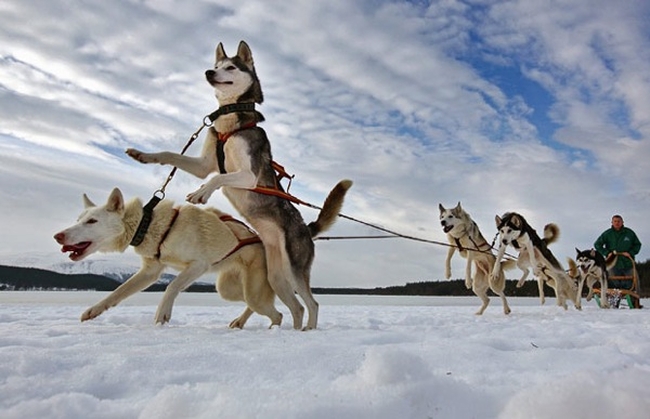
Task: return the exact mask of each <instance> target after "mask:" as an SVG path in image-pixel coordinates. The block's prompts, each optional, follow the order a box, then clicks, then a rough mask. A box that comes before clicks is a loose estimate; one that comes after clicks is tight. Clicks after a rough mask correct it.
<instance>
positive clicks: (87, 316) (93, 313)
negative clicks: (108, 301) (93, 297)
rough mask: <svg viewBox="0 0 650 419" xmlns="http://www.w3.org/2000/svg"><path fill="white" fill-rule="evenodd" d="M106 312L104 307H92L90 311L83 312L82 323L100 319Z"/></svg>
mask: <svg viewBox="0 0 650 419" xmlns="http://www.w3.org/2000/svg"><path fill="white" fill-rule="evenodd" d="M104 311H106V308H104V307H102V306H92V307H90V308H89V309H88V310H86V311H84V312H83V314H82V315H81V321H82V322H85V321H86V320H92V319H94V318H95V317H98V316H99V315H100V314H102V313H103V312H104Z"/></svg>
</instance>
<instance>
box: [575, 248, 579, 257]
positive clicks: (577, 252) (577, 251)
mask: <svg viewBox="0 0 650 419" xmlns="http://www.w3.org/2000/svg"><path fill="white" fill-rule="evenodd" d="M574 249H576V255H577V254H580V250H578V248H577V247H574Z"/></svg>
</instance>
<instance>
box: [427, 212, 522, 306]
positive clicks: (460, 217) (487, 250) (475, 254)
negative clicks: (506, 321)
mask: <svg viewBox="0 0 650 419" xmlns="http://www.w3.org/2000/svg"><path fill="white" fill-rule="evenodd" d="M438 209H439V210H440V224H441V225H442V230H443V231H444V232H445V233H446V234H447V240H449V243H450V244H451V246H449V250H448V251H447V259H446V261H445V277H446V278H447V279H449V278H450V277H451V258H452V256H453V255H454V253H455V252H456V250H458V251H459V253H460V255H461V256H462V257H464V258H467V265H466V267H465V286H466V287H467V288H472V290H473V291H474V294H476V295H477V296H478V297H479V298H480V299H481V301H483V305H482V306H481V308H480V309H479V311H478V312H477V313H476V314H479V315H480V314H483V312H484V311H485V309H486V308H487V306H488V304H490V299H489V298H488V296H487V292H488V288H490V289H492V291H494V292H495V293H496V294H497V295H498V296H499V297H501V302H502V303H503V312H504V313H505V314H509V313H510V307H509V306H508V301H507V300H506V295H505V293H504V289H505V286H506V278H505V275H504V274H503V272H500V273H499V275H498V276H494V277H490V276H489V274H490V271H491V270H492V268H493V266H494V262H495V261H496V258H495V257H494V254H493V253H492V247H491V246H490V244H489V243H488V242H487V241H486V240H485V238H484V237H483V234H481V231H480V230H479V228H478V225H476V223H475V222H474V220H472V218H471V217H470V215H469V214H468V213H467V212H466V211H465V210H464V209H463V208H462V207H461V205H460V202H459V203H458V205H456V207H455V208H450V209H447V208H445V207H443V206H442V204H438ZM472 265H474V267H475V272H474V278H472Z"/></svg>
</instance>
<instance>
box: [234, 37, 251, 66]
mask: <svg viewBox="0 0 650 419" xmlns="http://www.w3.org/2000/svg"><path fill="white" fill-rule="evenodd" d="M237 56H238V57H239V58H241V60H242V61H243V62H244V63H246V65H247V66H248V67H249V68H253V67H254V63H253V53H252V52H251V49H250V48H249V46H248V44H247V43H246V42H244V41H239V47H238V48H237Z"/></svg>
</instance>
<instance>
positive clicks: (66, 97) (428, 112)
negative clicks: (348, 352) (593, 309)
mask: <svg viewBox="0 0 650 419" xmlns="http://www.w3.org/2000/svg"><path fill="white" fill-rule="evenodd" d="M0 8H2V13H1V14H0V23H1V25H0V34H1V38H0V39H2V40H3V41H1V43H0V112H1V113H2V116H3V118H2V121H3V122H2V126H0V153H1V154H0V160H1V162H2V163H3V164H2V166H1V167H0V174H1V175H2V178H1V179H0V186H1V188H2V189H1V192H0V198H1V199H2V200H3V202H5V203H6V204H5V205H3V207H2V213H3V214H2V215H3V219H4V220H6V221H5V223H6V224H5V225H3V231H4V232H6V233H7V234H10V235H12V236H13V237H19V239H16V240H14V242H13V243H11V244H6V245H5V247H4V248H0V253H19V252H30V251H38V252H44V253H56V251H57V249H56V246H55V243H54V241H53V240H52V239H51V234H52V233H54V232H55V231H56V230H57V228H59V227H64V226H65V225H67V224H70V223H71V222H72V221H73V220H74V218H75V217H76V215H77V214H78V212H79V211H80V205H79V202H80V201H79V196H80V195H81V193H83V192H89V193H92V194H93V195H94V196H95V197H97V198H96V199H97V200H98V201H99V200H101V199H103V197H104V196H105V195H107V194H108V192H109V191H110V189H111V188H112V187H114V186H119V187H120V188H122V189H123V191H124V192H125V194H126V195H127V196H133V195H137V196H140V197H142V198H143V199H146V197H147V196H148V195H149V194H151V193H152V192H153V191H154V190H155V189H156V188H157V187H158V186H159V185H160V184H161V183H162V181H163V180H164V178H165V176H166V174H167V172H168V168H163V167H160V166H155V167H154V166H143V165H139V164H138V163H136V162H133V161H131V160H129V159H128V158H127V157H126V156H125V155H124V154H123V151H124V149H125V148H127V147H138V148H141V149H145V150H157V149H168V150H180V149H181V148H182V146H183V144H185V141H186V140H187V138H188V137H189V135H190V134H191V133H192V132H193V131H194V130H196V128H198V126H199V125H200V123H201V120H202V118H203V115H206V114H207V113H209V112H211V111H212V110H214V108H215V107H216V101H215V99H214V97H213V96H212V93H211V89H210V87H209V86H208V85H207V84H206V83H205V81H204V79H203V72H204V70H205V69H207V68H209V67H210V66H211V65H212V64H213V60H214V48H215V46H216V44H217V43H218V42H223V43H224V46H225V48H226V50H227V51H228V52H230V53H234V51H235V50H236V45H237V43H238V42H239V40H240V39H245V40H246V41H247V42H248V43H249V45H251V47H252V49H253V55H254V58H255V62H256V66H257V70H258V75H259V76H260V79H261V80H262V87H263V89H264V94H265V99H266V100H265V102H264V104H263V105H262V106H261V107H260V110H261V111H262V112H263V113H264V115H265V116H266V119H267V121H266V122H265V123H264V128H265V129H266V131H267V133H268V134H269V137H270V138H271V141H272V145H273V152H274V158H275V160H277V161H278V162H280V163H282V164H284V165H285V166H286V167H287V169H288V170H289V171H290V172H292V173H295V174H296V179H295V180H294V184H293V186H292V191H293V192H294V193H295V194H297V195H298V196H300V197H301V198H302V199H305V200H307V201H310V202H314V203H317V204H318V203H320V201H322V199H323V198H324V196H325V195H326V193H327V192H328V191H329V189H330V188H331V187H332V186H333V185H334V184H335V183H336V182H337V181H338V180H339V179H341V178H351V179H353V180H354V181H355V186H354V187H353V189H352V190H351V191H350V194H349V199H348V201H347V202H346V205H345V207H344V212H345V213H346V214H349V215H353V216H355V217H357V218H360V219H363V220H366V221H368V222H372V223H377V224H379V225H382V226H386V227H388V228H391V229H393V230H396V231H400V232H403V233H405V234H411V235H417V236H421V237H425V238H429V239H434V240H441V241H444V240H445V238H444V234H443V233H442V231H441V230H440V228H439V226H438V221H437V219H438V213H437V212H438V211H437V205H438V203H442V204H443V205H445V206H451V205H455V203H456V202H458V201H461V202H462V203H463V206H464V207H465V208H466V209H467V210H468V211H469V212H470V213H471V214H472V216H473V217H474V218H475V219H476V221H477V222H478V224H479V226H480V227H481V229H482V230H483V232H484V235H485V236H486V237H491V236H492V235H493V233H495V228H494V221H493V219H494V216H495V215H496V214H501V213H503V212H505V211H519V212H521V213H523V214H524V215H526V216H527V217H528V218H529V221H530V222H531V224H532V225H533V226H535V227H536V228H537V229H541V228H542V227H543V225H544V224H546V223H548V222H551V221H552V222H556V223H557V224H558V225H559V226H560V228H561V229H562V238H561V240H560V242H558V243H556V244H554V245H553V246H554V247H553V250H554V252H555V253H556V256H558V258H559V259H561V260H562V259H564V258H565V257H566V256H573V247H576V246H577V247H580V248H583V247H589V246H591V244H592V243H593V241H594V239H595V238H596V237H597V235H598V234H599V233H600V232H601V231H602V230H604V229H605V228H607V227H608V224H609V222H608V221H609V217H610V216H611V215H612V214H613V213H622V214H623V215H624V217H625V219H626V224H627V225H628V226H629V227H631V228H633V229H634V230H635V231H636V232H637V234H638V235H639V237H640V238H641V240H642V241H644V237H648V236H649V235H650V223H649V222H648V221H646V218H647V217H645V214H646V212H647V211H646V208H647V205H648V203H649V201H650V174H648V172H647V170H646V168H645V167H646V163H645V162H646V161H647V159H648V157H650V150H649V149H648V148H649V147H650V146H649V143H650V115H649V114H648V113H647V109H649V108H650V103H649V102H650V76H649V75H648V72H647V63H648V62H650V45H649V44H650V36H649V32H648V29H647V27H646V26H647V25H645V23H644V22H647V21H648V18H649V17H650V6H648V5H647V4H646V2H641V1H633V0H627V1H624V2H622V3H620V4H619V3H617V4H615V5H614V4H610V2H606V1H596V2H593V1H587V0H584V1H560V2H547V1H540V2H534V3H531V2H526V1H507V2H485V1H467V2H460V1H453V0H448V1H438V2H430V3H429V2H389V1H379V2H345V1H329V2H311V1H290V2H285V1H251V2H245V3H242V4H236V5H233V4H231V2H227V1H205V2H194V3H192V4H191V5H188V4H186V3H183V2H178V1H172V0H170V1H164V2H158V1H156V2H135V1H127V0H121V1H115V2H111V4H110V5H109V4H105V5H103V4H84V3H79V4H77V3H70V4H66V3H62V2H59V3H56V4H54V3H52V2H45V1H42V2H38V1H35V2H19V1H14V0H10V1H8V2H5V3H4V4H3V6H0ZM27 18H29V21H30V25H24V24H21V23H20V22H22V21H24V20H25V19H27ZM199 148H200V146H198V145H196V146H193V147H192V149H191V150H190V153H198V150H199ZM200 183H201V180H199V179H194V178H192V177H190V176H188V175H184V174H179V175H177V178H176V179H175V180H174V182H173V184H172V185H170V187H169V189H168V196H169V197H170V198H172V199H175V200H176V201H179V202H181V201H182V200H183V199H184V196H185V195H186V194H187V193H188V192H190V191H192V190H194V189H196V188H197V187H198V186H199V185H200ZM211 204H212V205H216V206H219V207H222V208H224V209H226V210H232V209H231V208H230V207H229V205H228V204H227V202H226V201H225V200H224V199H223V197H221V196H220V194H215V197H214V198H213V199H212V201H211ZM44 211H45V212H46V214H47V215H45V214H44ZM303 214H304V216H305V218H306V219H307V220H311V219H312V218H314V217H315V214H313V212H311V211H310V210H304V211H303ZM35 223H36V225H38V226H39V228H37V229H29V228H26V226H30V225H35ZM28 230H29V231H28ZM370 233H372V232H370V231H368V228H367V227H365V226H360V225H355V224H354V223H351V222H348V221H345V220H341V221H340V222H339V223H337V225H336V226H335V228H334V230H333V234H354V235H359V234H370ZM317 247H318V249H317V252H318V257H317V258H316V263H315V270H314V280H313V281H314V285H315V286H334V285H354V286H364V285H387V284H394V283H399V282H404V281H417V280H425V279H440V278H442V273H443V268H442V265H443V258H444V254H445V249H442V248H437V247H433V246H426V245H421V244H414V243H408V242H405V241H403V240H398V239H390V240H387V241H382V240H377V241H373V242H372V243H369V242H359V241H354V242H352V241H350V242H345V243H343V242H336V243H334V242H328V243H324V242H319V243H318V245H317ZM648 255H650V253H648V252H647V250H646V249H643V250H642V254H641V255H640V260H645V259H647V258H648ZM58 256H60V255H58ZM461 266H462V263H461V262H457V265H454V271H455V274H456V275H458V276H461V273H462V268H461Z"/></svg>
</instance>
